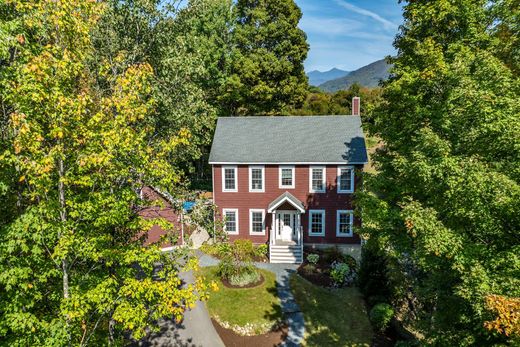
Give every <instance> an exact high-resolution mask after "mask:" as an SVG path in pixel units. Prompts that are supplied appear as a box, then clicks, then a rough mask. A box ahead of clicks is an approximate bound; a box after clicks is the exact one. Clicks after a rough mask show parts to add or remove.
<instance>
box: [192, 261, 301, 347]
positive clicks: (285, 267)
mask: <svg viewBox="0 0 520 347" xmlns="http://www.w3.org/2000/svg"><path fill="white" fill-rule="evenodd" d="M197 256H198V257H199V264H200V266H215V265H218V263H219V260H218V259H215V258H213V257H211V256H209V255H207V254H204V253H202V252H200V251H197ZM255 266H256V267H258V268H260V269H264V270H268V271H271V272H274V273H275V274H276V282H277V291H278V297H279V298H280V303H281V306H282V312H283V313H284V316H285V318H286V320H287V324H288V328H289V332H288V336H287V340H286V341H285V344H284V345H283V346H288V347H293V346H300V345H301V343H302V341H303V338H304V335H305V325H304V320H303V313H302V312H301V310H300V308H299V307H298V304H297V303H296V301H295V300H294V296H293V295H292V291H291V287H290V282H289V279H290V277H291V274H292V273H295V272H296V269H298V265H296V264H271V263H255Z"/></svg>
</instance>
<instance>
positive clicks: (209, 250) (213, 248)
mask: <svg viewBox="0 0 520 347" xmlns="http://www.w3.org/2000/svg"><path fill="white" fill-rule="evenodd" d="M200 250H201V251H202V252H204V253H206V254H209V255H216V254H217V252H218V247H217V245H215V244H209V243H205V244H203V245H202V246H200Z"/></svg>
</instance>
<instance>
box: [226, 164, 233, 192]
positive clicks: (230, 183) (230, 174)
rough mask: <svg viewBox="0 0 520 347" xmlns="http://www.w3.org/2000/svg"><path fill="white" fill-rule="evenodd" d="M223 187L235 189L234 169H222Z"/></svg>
mask: <svg viewBox="0 0 520 347" xmlns="http://www.w3.org/2000/svg"><path fill="white" fill-rule="evenodd" d="M224 185H225V187H224V188H225V189H235V169H224Z"/></svg>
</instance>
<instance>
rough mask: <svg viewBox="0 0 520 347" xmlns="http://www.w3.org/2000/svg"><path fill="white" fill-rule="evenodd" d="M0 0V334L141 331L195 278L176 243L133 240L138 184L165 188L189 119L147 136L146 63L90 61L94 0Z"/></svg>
mask: <svg viewBox="0 0 520 347" xmlns="http://www.w3.org/2000/svg"><path fill="white" fill-rule="evenodd" d="M0 6H1V7H0V16H1V21H0V23H2V24H1V25H2V35H3V37H5V38H7V41H6V42H7V44H3V45H2V46H1V47H0V48H1V49H2V51H1V52H0V57H1V59H2V61H1V63H0V64H1V65H0V86H1V88H0V102H1V107H2V124H1V125H2V128H1V130H2V137H1V143H0V150H1V151H2V152H1V153H0V179H1V180H2V184H1V185H0V186H1V193H0V194H1V197H2V204H1V205H2V211H1V213H2V215H1V219H0V289H1V290H0V305H1V306H0V339H1V340H2V341H3V342H4V343H6V344H8V345H11V346H60V345H101V344H118V345H120V344H122V343H123V333H125V332H132V335H133V337H134V338H140V337H142V336H144V335H145V333H146V332H147V329H148V328H151V327H153V326H154V324H155V322H156V321H157V320H158V319H160V318H162V317H166V316H169V317H172V316H173V317H175V318H176V319H179V318H181V317H182V314H183V312H184V310H185V309H186V308H187V307H190V306H191V305H193V304H194V302H195V300H196V299H197V298H198V297H199V296H204V295H205V293H206V287H205V285H204V284H203V283H202V282H200V281H198V282H197V283H196V284H195V285H190V286H187V287H181V280H180V278H179V276H178V273H179V271H180V266H179V265H178V262H177V260H178V259H177V258H178V257H180V256H182V254H177V253H173V254H165V253H163V252H161V251H160V249H159V248H158V246H154V245H151V246H149V247H146V248H144V247H143V240H142V238H141V237H140V236H141V231H142V230H145V229H146V227H147V223H145V222H144V221H143V220H141V219H140V218H139V217H138V214H137V208H138V206H139V205H140V204H142V203H143V202H142V201H141V200H140V199H139V189H140V188H141V187H142V186H143V185H145V184H154V185H158V186H161V187H164V188H165V189H167V190H170V191H174V190H175V187H176V185H178V184H179V181H180V177H181V176H180V175H179V172H178V170H177V169H176V168H175V167H173V166H172V165H171V161H170V158H171V157H172V156H175V153H176V152H177V151H178V149H179V147H182V146H184V145H186V144H188V142H189V140H190V136H189V135H190V133H189V131H187V130H186V129H183V128H178V129H176V131H172V132H171V133H170V136H168V137H161V138H160V139H157V138H156V137H155V122H154V119H153V117H151V115H152V114H153V112H154V109H155V107H156V104H157V102H156V100H155V99H154V98H153V84H152V83H151V80H153V74H154V71H153V69H152V68H151V67H150V65H149V64H146V63H141V64H128V65H127V66H125V67H122V68H121V70H120V72H119V73H117V74H115V75H114V74H113V71H114V69H117V68H118V67H117V66H115V65H114V64H116V63H117V62H116V61H112V62H111V61H109V60H105V61H102V62H101V63H100V64H99V65H97V66H95V69H93V67H92V65H91V64H90V62H91V61H92V59H93V55H94V49H93V47H92V43H91V32H92V30H93V28H94V26H95V25H96V23H97V21H98V20H99V18H100V16H102V15H103V11H104V10H105V9H106V8H105V6H104V5H103V4H101V3H99V2H97V1H81V2H78V1H50V0H49V1H47V0H42V1H37V2H34V1H11V2H8V3H3V4H1V5H0ZM100 76H101V77H102V78H103V79H104V80H106V81H108V82H109V83H107V84H106V85H105V88H104V89H103V90H101V89H100V88H99V84H98V83H97V82H96V81H97V80H99V78H100ZM4 202H6V203H8V204H10V205H9V206H8V207H4ZM170 227H171V226H170ZM159 262H160V263H162V264H163V268H162V269H161V270H160V271H159V272H158V273H156V272H155V271H154V265H155V264H157V263H159ZM190 264H191V262H190ZM152 275H155V276H159V277H161V278H162V280H161V281H156V280H153V278H152ZM196 290H197V293H198V294H196Z"/></svg>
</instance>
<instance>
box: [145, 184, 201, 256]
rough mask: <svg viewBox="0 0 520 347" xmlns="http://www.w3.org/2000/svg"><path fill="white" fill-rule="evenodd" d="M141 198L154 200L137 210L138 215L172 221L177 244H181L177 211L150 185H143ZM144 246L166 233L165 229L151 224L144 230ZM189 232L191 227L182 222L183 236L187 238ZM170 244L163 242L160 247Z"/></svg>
mask: <svg viewBox="0 0 520 347" xmlns="http://www.w3.org/2000/svg"><path fill="white" fill-rule="evenodd" d="M141 194H142V197H143V200H148V201H152V202H155V203H153V206H148V207H144V208H142V209H141V210H139V212H138V214H139V216H141V217H143V218H144V219H156V218H164V219H165V220H167V221H168V222H170V223H172V224H173V226H174V231H175V232H176V233H177V234H178V240H177V245H180V244H181V222H180V215H179V213H178V212H177V211H175V210H174V209H173V208H172V207H171V205H170V203H169V202H168V201H167V200H166V199H165V198H164V197H162V196H161V195H160V194H159V193H157V192H156V191H155V190H153V189H152V188H150V187H144V188H143V190H142V192H141ZM146 234H147V235H146V239H145V243H144V244H145V246H146V245H149V244H151V243H155V242H157V241H159V240H160V239H161V236H162V235H165V234H166V231H165V230H163V229H162V228H161V227H160V226H159V225H153V226H152V227H151V228H150V230H148V231H147V232H146ZM190 234H191V227H190V226H189V225H187V224H184V237H185V238H187V237H188V236H189V235H190ZM170 246H172V245H171V244H170V243H169V242H164V243H163V244H161V247H163V248H164V247H170Z"/></svg>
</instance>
